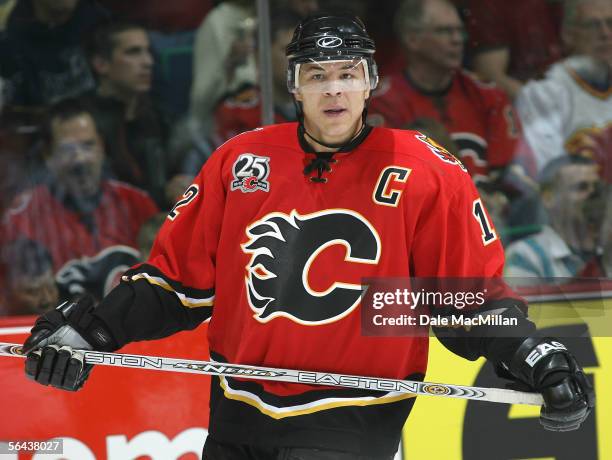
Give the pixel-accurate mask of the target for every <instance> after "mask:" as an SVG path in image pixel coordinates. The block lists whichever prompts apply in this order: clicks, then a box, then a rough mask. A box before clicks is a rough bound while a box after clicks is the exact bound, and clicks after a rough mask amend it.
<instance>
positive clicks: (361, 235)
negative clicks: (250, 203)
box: [242, 209, 381, 325]
mask: <svg viewBox="0 0 612 460" xmlns="http://www.w3.org/2000/svg"><path fill="white" fill-rule="evenodd" d="M246 234H247V237H248V241H247V242H246V243H245V244H243V245H242V250H243V252H244V253H245V254H249V255H250V256H251V259H250V261H249V263H248V265H247V266H246V270H247V274H246V277H245V282H246V287H247V298H248V302H249V305H250V307H251V309H252V310H253V312H254V313H255V315H254V318H255V319H256V320H257V321H259V322H262V323H265V322H267V321H270V320H272V319H274V318H276V317H279V316H282V317H285V318H289V319H290V320H292V321H294V322H297V323H299V324H307V325H314V324H324V323H329V322H333V321H337V320H339V319H341V318H343V317H344V316H346V315H348V314H349V313H350V312H351V311H353V309H354V308H356V307H357V305H358V304H359V301H360V299H361V293H362V287H361V284H353V283H346V282H341V281H339V280H338V279H336V276H337V273H336V272H329V273H327V274H325V275H322V274H321V273H316V271H315V273H314V274H311V273H310V272H311V267H312V266H313V264H314V261H315V260H316V259H317V257H318V256H319V254H321V253H322V252H323V251H325V250H326V249H327V248H329V247H331V246H336V245H340V246H342V247H343V248H344V253H345V255H344V262H347V263H351V264H377V263H378V260H379V257H380V251H381V246H380V237H379V236H378V233H377V232H376V230H375V229H374V227H373V226H372V224H370V222H368V221H367V220H366V219H365V217H363V216H362V215H360V214H359V213H356V212H353V211H350V210H348V209H328V210H325V211H319V212H315V213H313V214H307V215H300V214H298V213H297V212H296V211H295V210H293V211H291V213H289V214H285V213H281V212H274V213H271V214H268V215H266V216H264V217H262V218H261V219H260V220H257V221H256V222H254V223H252V224H251V225H249V226H248V227H247V229H246ZM314 265H316V264H314ZM354 269H357V270H358V271H362V269H361V268H359V267H354ZM363 270H364V271H365V267H364V268H363ZM311 276H313V277H314V278H317V277H323V276H324V277H325V279H326V282H327V283H328V284H327V285H328V286H329V288H327V289H326V290H325V291H320V290H316V289H313V288H312V286H311V284H310V277H311ZM319 279H321V278H319Z"/></svg>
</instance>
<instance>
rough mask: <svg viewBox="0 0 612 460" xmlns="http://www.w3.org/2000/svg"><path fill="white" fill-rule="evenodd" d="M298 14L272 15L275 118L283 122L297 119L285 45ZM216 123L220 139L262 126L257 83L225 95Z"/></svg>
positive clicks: (223, 139)
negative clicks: (288, 86)
mask: <svg viewBox="0 0 612 460" xmlns="http://www.w3.org/2000/svg"><path fill="white" fill-rule="evenodd" d="M298 22H300V17H299V16H297V15H293V14H290V13H286V14H283V15H275V16H272V24H271V26H272V27H271V31H272V37H271V41H272V49H271V50H270V53H271V57H272V80H273V81H272V84H273V90H274V94H273V98H274V112H275V121H276V122H277V123H282V122H285V121H294V120H295V119H296V111H295V104H294V102H293V97H292V95H291V93H289V92H288V91H287V57H286V56H285V48H286V46H287V45H288V44H289V42H290V41H291V37H292V36H293V31H294V30H295V26H296V24H297V23H298ZM215 117H216V125H217V131H218V137H219V140H220V141H226V140H227V139H229V138H231V137H233V136H235V135H236V134H239V133H242V132H244V131H248V130H250V129H254V128H257V127H258V126H261V96H260V91H259V88H258V87H257V86H254V85H246V86H245V87H243V88H241V89H240V90H239V91H237V92H236V93H235V94H232V95H230V96H228V97H226V98H225V99H224V100H223V101H222V102H221V104H219V107H217V110H216V113H215Z"/></svg>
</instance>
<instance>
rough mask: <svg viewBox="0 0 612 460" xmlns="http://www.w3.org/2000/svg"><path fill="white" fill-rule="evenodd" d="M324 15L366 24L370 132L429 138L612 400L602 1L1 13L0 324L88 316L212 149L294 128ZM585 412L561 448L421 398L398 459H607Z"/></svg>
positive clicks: (608, 84)
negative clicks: (83, 307) (303, 58)
mask: <svg viewBox="0 0 612 460" xmlns="http://www.w3.org/2000/svg"><path fill="white" fill-rule="evenodd" d="M318 11H328V12H350V13H352V14H356V15H358V16H360V17H361V18H362V19H363V20H364V22H365V24H366V27H367V29H368V31H369V32H370V34H371V35H372V37H373V38H374V40H375V42H376V45H377V52H376V54H375V56H374V57H375V60H376V62H377V64H378V68H379V73H380V75H381V77H382V78H381V82H380V84H379V87H378V89H377V90H376V91H375V92H374V93H373V94H372V96H371V98H370V101H369V111H368V122H369V123H370V124H372V125H375V126H386V127H390V128H397V129H414V130H418V131H421V132H424V133H426V134H427V135H429V136H430V137H432V138H433V139H435V140H436V141H437V142H438V143H440V144H441V145H443V146H444V147H446V149H447V150H449V151H450V152H451V153H452V154H454V155H455V156H456V157H458V158H459V159H460V160H461V161H462V162H463V163H464V164H465V165H466V167H467V168H468V171H469V173H470V175H471V176H472V178H473V180H474V182H475V183H476V185H477V187H478V189H479V191H480V193H481V195H482V198H483V202H484V203H485V205H486V209H487V212H488V219H487V221H490V222H489V223H490V224H492V225H493V227H494V228H495V231H496V232H497V234H498V235H499V236H500V238H501V239H502V241H503V244H504V247H505V248H506V266H505V275H506V276H507V279H508V281H509V282H510V283H511V284H512V285H513V286H515V287H516V288H517V290H519V292H521V293H523V294H524V295H525V296H526V297H527V298H528V299H529V300H531V301H532V303H533V304H534V310H533V311H534V312H535V316H536V317H537V319H538V320H539V321H540V323H539V325H540V326H541V327H548V328H566V329H564V331H565V335H566V336H568V337H571V338H573V339H576V340H577V342H576V345H575V346H576V347H577V348H578V349H579V350H581V351H579V352H578V353H579V354H583V355H584V359H585V360H586V361H585V362H586V364H585V366H586V367H587V369H590V372H591V374H590V377H591V378H593V379H594V381H595V383H596V387H597V388H599V387H600V385H603V383H600V382H608V388H610V386H609V385H610V384H612V383H611V382H610V380H612V379H611V377H610V372H611V371H610V369H611V367H610V366H612V364H611V363H608V365H607V367H606V368H605V372H604V363H605V361H606V359H607V360H608V361H609V360H610V359H612V357H611V356H610V354H611V353H612V352H610V351H609V350H611V349H612V348H610V342H609V337H610V336H612V326H611V325H610V323H609V322H606V321H608V316H609V315H608V314H607V312H608V311H609V310H610V308H609V300H608V299H609V297H612V294H611V293H612V289H610V286H611V285H610V284H609V283H608V279H609V278H610V274H611V273H612V200H610V199H608V198H609V197H610V196H611V193H612V188H611V187H610V182H611V181H612V166H611V165H612V162H611V159H612V73H611V68H612V1H610V0H514V1H513V2H507V1H506V0H403V1H402V0H386V1H384V2H380V1H374V0H259V1H255V0H226V1H213V0H172V1H168V0H130V1H123V0H0V280H1V282H0V321H5V323H0V326H1V325H2V324H4V325H5V326H6V325H11V326H10V327H14V325H15V324H19V325H20V326H19V327H25V326H24V325H27V324H31V322H32V317H31V315H38V314H40V313H41V312H43V311H45V310H47V309H49V308H53V307H54V306H55V305H56V304H57V303H58V301H59V299H66V298H70V297H73V296H79V295H82V294H84V293H90V294H92V295H94V296H95V297H96V298H98V299H99V298H101V297H102V296H103V295H104V294H105V293H107V292H108V291H109V290H110V289H111V288H112V287H113V286H114V285H115V284H116V283H117V282H118V279H119V277H120V276H121V274H122V272H123V271H124V270H125V269H127V268H128V267H130V266H132V265H134V264H136V263H138V262H140V261H143V260H145V259H146V257H147V255H148V253H149V251H150V248H151V245H152V243H153V240H154V238H155V234H156V232H157V230H158V229H159V227H160V226H161V224H162V223H163V222H164V220H165V216H166V214H167V213H168V211H169V210H170V209H171V208H172V206H173V205H174V203H175V202H176V201H177V200H178V199H180V198H181V197H182V194H183V192H184V190H185V189H186V188H187V186H188V185H189V184H190V183H191V181H192V179H193V178H194V176H195V175H196V174H197V173H198V171H199V170H200V169H201V167H202V165H203V164H204V163H205V162H206V160H207V158H208V157H209V156H210V155H211V154H212V152H213V151H214V150H215V148H216V147H218V146H219V145H221V144H222V143H223V142H224V141H226V140H227V139H229V138H231V137H233V136H235V135H237V134H239V133H241V132H243V131H246V130H250V129H254V128H256V127H258V126H261V125H263V124H268V123H271V122H284V121H292V120H295V118H296V112H295V107H294V105H293V100H292V97H291V96H290V94H289V93H288V92H287V88H286V59H285V54H284V51H285V46H286V45H287V44H288V42H289V40H290V38H291V35H292V31H293V29H294V28H295V25H296V24H297V22H298V21H299V20H300V19H301V18H304V17H306V16H308V15H309V14H312V13H315V12H318ZM602 325H604V326H603V327H602ZM608 326H610V327H608ZM6 327H9V326H6ZM567 328H570V329H567ZM572 328H573V329H572ZM576 328H578V329H576ZM0 329H1V327H0ZM11 331H12V332H14V331H15V329H14V328H13V329H11ZM557 332H563V331H560V330H557ZM558 335H564V334H563V333H561V334H558ZM0 338H1V337H0ZM432 342H433V341H432ZM604 350H605V351H604ZM439 353H440V354H442V356H440V357H437V355H438V354H439ZM447 355H448V353H447V354H446V355H444V354H443V353H442V352H439V351H438V344H437V343H436V344H435V345H433V350H432V359H431V375H434V376H437V375H438V371H439V370H440V371H441V374H439V375H440V379H441V380H442V381H444V382H454V383H464V384H474V382H477V383H478V384H480V385H483V386H485V384H487V385H489V384H495V383H491V382H495V380H494V377H493V376H492V373H491V372H490V370H488V368H487V367H486V366H484V367H483V366H482V363H476V364H471V363H467V364H465V366H464V367H462V368H461V369H457V367H458V366H459V367H461V366H463V364H462V362H458V361H457V360H456V359H455V358H453V357H452V356H451V357H449V356H447ZM434 357H435V358H434ZM448 359H451V360H453V359H454V361H449V364H446V361H447V360H448ZM453 363H454V364H453ZM453 368H454V369H453ZM449 369H451V370H452V371H453V372H448V370H449ZM444 372H447V373H446V374H445V373H444ZM460 375H461V376H463V377H461V378H464V381H463V382H460V381H458V380H457V378H458V377H459V376H460ZM454 377H457V378H454ZM428 379H430V380H431V378H430V377H429V376H428ZM27 388H28V389H29V390H32V389H31V388H30V387H27ZM602 388H603V387H602ZM599 402H600V404H601V403H603V404H605V405H606V406H605V407H607V410H602V406H601V405H600V406H598V413H597V414H596V416H597V417H593V419H592V426H591V427H588V426H587V427H585V429H583V430H581V431H580V432H579V433H573V434H568V435H567V436H565V437H564V438H563V439H564V441H563V442H558V439H557V438H550V439H549V438H548V436H549V434H545V435H542V433H541V431H539V428H538V427H537V418H536V416H537V413H516V412H512V413H510V412H509V411H505V412H504V411H501V412H499V411H498V412H495V411H494V410H493V409H491V410H492V411H493V412H491V411H489V409H487V408H484V407H482V406H479V405H478V404H479V403H470V404H464V403H455V402H450V403H447V402H444V401H438V402H437V404H443V406H441V408H439V409H436V411H435V415H432V412H431V411H428V410H427V409H423V411H421V410H420V409H421V408H425V407H429V406H425V405H424V404H423V403H422V402H421V405H419V404H417V405H416V407H417V409H415V414H413V416H412V417H411V419H410V421H409V425H408V428H409V429H407V431H406V438H405V440H404V441H405V442H404V449H405V454H406V458H447V459H449V458H465V459H480V458H482V459H492V458H558V459H562V458H567V459H575V458H581V459H596V458H601V459H604V458H607V459H612V446H611V445H610V442H609V441H605V440H604V439H603V437H602V433H603V428H604V426H603V425H604V423H607V425H606V428H607V432H608V433H609V431H610V429H611V423H612V421H611V420H610V416H611V415H610V414H611V413H612V403H611V402H610V399H609V398H608V399H606V397H605V396H603V397H602V399H600V401H599ZM444 404H450V406H444ZM453 404H454V405H453ZM472 404H476V405H475V406H472ZM436 407H437V406H436ZM446 407H449V409H447V408H446ZM450 407H452V408H454V409H450ZM457 408H462V409H457ZM446 411H448V413H449V414H452V415H450V416H449V418H445V416H444V413H445V412H446ZM603 414H606V415H605V417H608V419H607V421H606V422H604V415H603ZM487 420H488V421H487ZM441 422H442V423H443V426H444V427H445V428H444V431H445V432H447V433H449V436H450V437H451V438H452V439H455V440H456V442H454V441H453V442H449V443H446V444H444V443H442V444H440V443H438V444H436V446H435V449H446V450H445V451H440V453H438V454H436V455H432V456H429V457H425V456H424V455H425V453H424V452H425V450H423V451H420V450H419V449H420V447H418V446H420V445H423V446H424V445H425V444H426V441H425V439H427V443H429V442H432V438H431V431H429V433H430V434H429V435H428V436H429V437H427V434H426V433H421V432H420V431H419V429H421V430H423V429H424V428H426V427H429V428H431V424H434V423H436V424H439V423H441ZM417 427H420V428H417ZM487 430H489V431H491V433H492V434H490V435H487V436H480V435H479V434H478V433H485V432H487ZM589 430H590V431H589ZM425 431H427V430H425ZM418 433H421V434H418ZM451 433H452V436H451V435H450V434H451ZM494 433H497V434H494ZM500 433H510V434H509V435H508V437H507V438H506V439H505V440H503V439H501V438H499V436H501V434H500ZM1 434H2V433H0V435H1ZM66 434H69V433H66ZM415 434H417V435H415ZM424 436H425V437H424ZM453 436H454V438H453ZM530 436H533V437H538V439H539V440H540V441H541V443H540V444H538V443H536V442H535V441H533V442H531V441H529V442H528V441H527V438H529V437H530ZM1 437H2V436H0V438H1ZM519 440H520V442H519ZM606 442H608V444H606ZM500 443H501V444H500ZM521 443H522V444H521ZM532 444H533V446H532ZM500 445H502V446H506V447H503V448H499V447H498V449H497V451H496V452H495V453H492V452H493V450H495V446H500ZM474 446H481V447H478V448H477V447H474ZM520 446H525V447H524V448H523V447H520ZM538 446H540V447H538ZM541 446H544V447H541ZM577 446H578V447H577ZM583 446H584V449H582V447H583ZM410 449H413V450H412V451H411V450H410ZM423 449H425V447H424V448H423ZM572 449H578V450H577V451H576V450H572ZM585 449H586V450H585ZM411 452H412V453H411ZM576 452H580V455H578V454H576ZM437 455H439V456H437Z"/></svg>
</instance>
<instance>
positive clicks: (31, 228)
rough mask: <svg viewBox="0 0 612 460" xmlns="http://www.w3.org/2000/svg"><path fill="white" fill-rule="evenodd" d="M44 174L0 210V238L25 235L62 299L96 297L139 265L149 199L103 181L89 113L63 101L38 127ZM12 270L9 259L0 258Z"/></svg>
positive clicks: (76, 102) (96, 137)
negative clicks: (46, 261)
mask: <svg viewBox="0 0 612 460" xmlns="http://www.w3.org/2000/svg"><path fill="white" fill-rule="evenodd" d="M44 131H45V136H46V150H47V152H48V153H47V156H46V166H47V169H48V175H47V177H46V178H45V181H44V183H43V184H40V185H38V186H36V187H34V188H32V189H29V190H26V191H24V192H22V193H21V194H19V195H17V197H16V198H15V200H14V201H13V205H12V207H11V208H10V209H9V210H8V211H7V212H6V213H5V216H4V218H3V221H2V226H1V227H0V241H3V242H4V243H7V244H8V243H11V242H13V241H15V240H17V239H19V238H29V239H30V240H32V241H35V242H37V243H38V244H39V245H41V246H42V247H44V248H45V249H46V250H47V251H48V252H49V254H50V256H51V259H52V260H53V271H54V274H55V276H56V279H57V281H58V283H59V285H60V288H61V289H62V296H71V295H75V294H81V293H84V292H89V293H91V294H93V295H94V296H95V297H97V298H101V297H102V295H103V294H104V292H105V291H107V290H110V288H112V286H113V283H114V281H115V277H117V276H118V275H119V274H120V273H121V272H122V271H124V270H125V269H127V268H129V267H130V266H131V265H133V264H135V263H136V262H138V260H139V253H138V251H137V249H136V248H137V241H136V237H137V234H138V231H139V229H140V226H141V225H142V223H143V222H145V221H146V220H147V219H148V218H149V217H151V216H153V215H154V214H155V213H157V207H156V206H155V204H154V203H153V201H152V200H151V199H150V198H149V197H148V195H147V194H146V193H145V192H143V191H141V190H139V189H136V188H134V187H132V186H129V185H127V184H124V183H121V182H117V181H114V180H106V179H104V178H103V176H102V162H103V159H104V144H103V143H102V140H101V137H100V135H99V134H98V130H97V127H96V124H95V121H94V118H93V117H92V115H91V112H90V111H89V109H88V108H87V107H86V106H85V105H83V104H82V103H81V102H80V101H79V100H77V99H65V100H63V101H61V102H59V103H58V104H56V105H54V106H52V107H51V108H50V109H49V114H48V118H47V122H46V124H45V127H44ZM5 262H6V265H7V267H8V269H9V270H10V269H11V265H12V263H11V261H5Z"/></svg>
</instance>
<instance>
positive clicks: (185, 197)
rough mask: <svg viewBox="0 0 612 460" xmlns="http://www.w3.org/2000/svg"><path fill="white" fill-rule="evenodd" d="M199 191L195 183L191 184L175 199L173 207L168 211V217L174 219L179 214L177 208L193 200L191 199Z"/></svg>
mask: <svg viewBox="0 0 612 460" xmlns="http://www.w3.org/2000/svg"><path fill="white" fill-rule="evenodd" d="M199 191H200V189H199V187H198V186H197V185H196V184H191V185H190V186H189V187H188V188H187V190H185V193H183V198H181V199H180V200H178V201H177V203H176V204H175V205H174V207H173V208H172V209H171V210H170V212H169V213H168V219H170V220H174V219H176V218H177V217H178V215H179V214H180V212H179V210H178V208H182V207H183V206H187V205H188V204H189V203H191V202H192V201H193V199H194V198H195V197H196V196H197V195H198V192H199Z"/></svg>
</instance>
